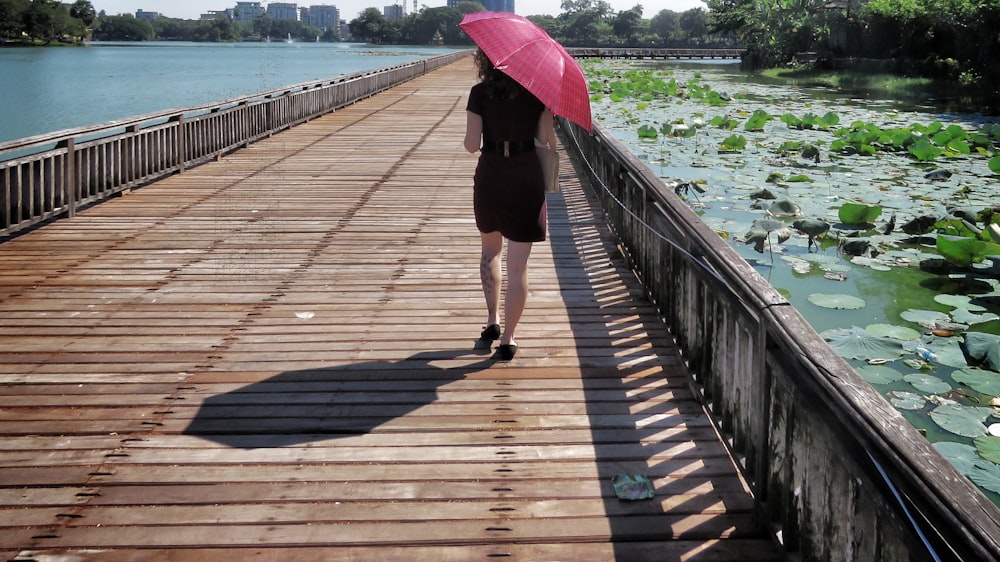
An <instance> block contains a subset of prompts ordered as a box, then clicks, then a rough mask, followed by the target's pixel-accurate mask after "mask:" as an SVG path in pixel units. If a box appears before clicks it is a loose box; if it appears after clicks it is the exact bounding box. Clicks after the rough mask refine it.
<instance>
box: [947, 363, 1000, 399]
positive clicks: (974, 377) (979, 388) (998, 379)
mask: <svg viewBox="0 0 1000 562" xmlns="http://www.w3.org/2000/svg"><path fill="white" fill-rule="evenodd" d="M951 378H952V379H954V381H955V382H957V383H959V384H964V385H965V386H968V387H969V388H971V389H972V390H975V391H976V392H979V393H982V394H986V395H989V396H1000V374H997V373H991V372H989V371H980V370H975V369H961V370H959V371H955V372H954V373H952V374H951Z"/></svg>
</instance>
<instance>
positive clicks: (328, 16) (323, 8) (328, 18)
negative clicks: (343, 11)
mask: <svg viewBox="0 0 1000 562" xmlns="http://www.w3.org/2000/svg"><path fill="white" fill-rule="evenodd" d="M304 9H305V10H307V13H308V19H303V20H302V21H303V22H304V23H306V24H307V25H311V26H313V27H318V28H320V29H322V30H323V31H326V30H327V29H337V28H338V26H339V24H340V10H339V9H337V7H336V6H329V5H326V4H323V5H319V6H309V7H308V8H304ZM300 13H301V12H300Z"/></svg>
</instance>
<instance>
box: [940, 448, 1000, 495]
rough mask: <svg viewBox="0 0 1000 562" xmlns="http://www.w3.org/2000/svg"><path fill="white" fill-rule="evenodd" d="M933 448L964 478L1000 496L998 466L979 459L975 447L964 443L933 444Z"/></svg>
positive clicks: (999, 466)
mask: <svg viewBox="0 0 1000 562" xmlns="http://www.w3.org/2000/svg"><path fill="white" fill-rule="evenodd" d="M934 448H935V449H937V450H938V452H939V453H941V455H942V456H944V458H946V459H948V461H949V462H951V464H953V465H954V466H955V468H957V469H958V471H959V472H961V473H962V474H964V475H965V476H966V478H968V479H969V480H972V481H973V482H974V483H976V484H977V485H979V486H981V487H983V488H985V489H987V490H990V491H992V492H995V493H998V494H1000V465H998V464H996V463H992V462H990V461H987V460H986V459H984V458H982V457H980V456H979V453H978V451H977V450H976V448H975V447H972V446H971V445H966V444H964V443H934Z"/></svg>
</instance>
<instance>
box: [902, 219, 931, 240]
mask: <svg viewBox="0 0 1000 562" xmlns="http://www.w3.org/2000/svg"><path fill="white" fill-rule="evenodd" d="M937 222H938V219H937V217H932V216H930V215H922V216H919V217H914V218H913V219H911V220H909V221H907V222H906V223H904V224H903V226H901V227H899V228H900V230H902V231H903V232H905V233H907V234H910V235H913V236H919V235H921V234H927V233H928V232H930V231H931V230H932V229H933V228H934V225H935V224H937Z"/></svg>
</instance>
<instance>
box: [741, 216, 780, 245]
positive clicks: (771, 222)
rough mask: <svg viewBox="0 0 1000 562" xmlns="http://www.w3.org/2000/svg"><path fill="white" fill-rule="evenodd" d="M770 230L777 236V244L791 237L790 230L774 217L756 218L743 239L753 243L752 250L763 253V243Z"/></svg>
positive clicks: (766, 239)
mask: <svg viewBox="0 0 1000 562" xmlns="http://www.w3.org/2000/svg"><path fill="white" fill-rule="evenodd" d="M772 232H774V233H775V235H776V236H777V238H778V243H779V244H780V243H782V242H784V241H785V240H788V239H789V238H791V237H792V230H791V229H790V228H788V226H787V225H786V224H785V223H783V222H781V221H779V220H775V219H757V220H755V221H753V224H752V225H751V226H750V230H749V231H748V232H747V233H746V236H744V237H743V239H744V240H745V241H746V243H747V244H753V245H754V250H756V251H757V252H760V253H763V252H764V244H765V243H766V242H767V241H768V238H769V236H770V234H771V233H772Z"/></svg>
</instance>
